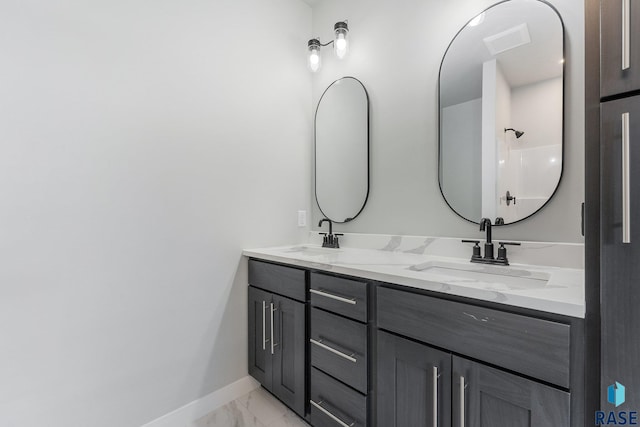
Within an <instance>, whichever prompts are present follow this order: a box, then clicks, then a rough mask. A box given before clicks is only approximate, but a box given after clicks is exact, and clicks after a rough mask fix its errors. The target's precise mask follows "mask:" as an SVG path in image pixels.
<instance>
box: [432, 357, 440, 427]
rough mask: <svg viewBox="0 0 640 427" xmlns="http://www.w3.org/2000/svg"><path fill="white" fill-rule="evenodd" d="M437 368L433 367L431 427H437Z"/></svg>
mask: <svg viewBox="0 0 640 427" xmlns="http://www.w3.org/2000/svg"><path fill="white" fill-rule="evenodd" d="M439 377H440V375H438V367H437V366H434V367H433V427H438V378H439Z"/></svg>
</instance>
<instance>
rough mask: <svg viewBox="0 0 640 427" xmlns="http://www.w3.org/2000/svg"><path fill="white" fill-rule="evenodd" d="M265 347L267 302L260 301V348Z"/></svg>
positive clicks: (264, 348) (263, 348)
mask: <svg viewBox="0 0 640 427" xmlns="http://www.w3.org/2000/svg"><path fill="white" fill-rule="evenodd" d="M266 349H267V302H266V301H262V350H266Z"/></svg>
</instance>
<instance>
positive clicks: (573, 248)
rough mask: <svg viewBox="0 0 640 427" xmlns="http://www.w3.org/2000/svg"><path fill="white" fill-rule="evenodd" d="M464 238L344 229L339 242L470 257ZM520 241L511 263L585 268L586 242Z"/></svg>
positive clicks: (315, 236)
mask: <svg viewBox="0 0 640 427" xmlns="http://www.w3.org/2000/svg"><path fill="white" fill-rule="evenodd" d="M461 240H462V239H458V238H449V237H427V236H393V235H386V234H359V233H345V234H344V236H340V245H341V246H342V247H350V248H359V249H378V250H383V251H397V252H405V253H412V254H424V255H437V256H445V257H453V258H461V259H467V258H470V257H471V252H472V249H471V248H472V247H473V244H471V243H462V242H461ZM468 240H480V246H481V247H482V248H483V251H484V247H483V244H484V239H479V238H478V237H477V236H476V237H470V238H468ZM493 241H494V244H495V245H494V254H495V253H497V250H498V245H497V243H498V242H499V241H501V240H500V239H493ZM308 243H313V244H318V245H321V244H322V235H320V234H319V233H318V232H316V231H311V232H309V241H308ZM518 243H520V244H521V246H507V257H508V258H509V262H510V263H516V264H530V265H544V266H553V267H565V268H578V269H584V244H582V243H558V242H549V243H545V242H518Z"/></svg>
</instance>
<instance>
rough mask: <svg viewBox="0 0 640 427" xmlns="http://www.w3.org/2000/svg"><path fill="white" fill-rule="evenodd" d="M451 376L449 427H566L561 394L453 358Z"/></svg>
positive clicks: (566, 406)
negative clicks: (451, 416) (450, 420)
mask: <svg viewBox="0 0 640 427" xmlns="http://www.w3.org/2000/svg"><path fill="white" fill-rule="evenodd" d="M452 373H453V378H452V387H453V393H452V396H453V399H452V408H453V411H452V414H453V426H456V427H458V426H465V427H494V426H495V427H502V426H509V427H531V426H541V427H542V426H544V427H564V426H569V425H570V416H569V415H570V395H569V393H567V392H565V391H562V390H558V389H556V388H553V387H549V386H547V385H544V384H541V383H539V382H537V381H532V380H529V379H527V378H522V377H520V376H518V375H514V374H511V373H508V372H505V371H502V370H499V369H494V368H491V367H489V366H487V365H484V364H482V363H478V362H473V361H471V360H467V359H465V358H462V357H457V356H453V368H452ZM461 420H462V421H461Z"/></svg>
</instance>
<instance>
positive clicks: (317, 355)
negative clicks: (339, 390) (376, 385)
mask: <svg viewBox="0 0 640 427" xmlns="http://www.w3.org/2000/svg"><path fill="white" fill-rule="evenodd" d="M310 341H311V364H312V365H313V366H315V367H317V368H319V369H322V370H323V371H324V372H326V373H328V374H330V375H332V376H334V377H335V378H337V379H339V380H340V381H342V382H344V383H345V384H348V385H350V386H351V387H353V388H355V389H356V390H358V391H360V392H362V393H364V394H366V393H367V325H364V324H362V323H358V322H354V321H353V320H349V319H345V318H344V317H340V316H336V315H335V314H330V313H327V312H326V311H322V310H319V309H317V308H312V309H311V340H310Z"/></svg>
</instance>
